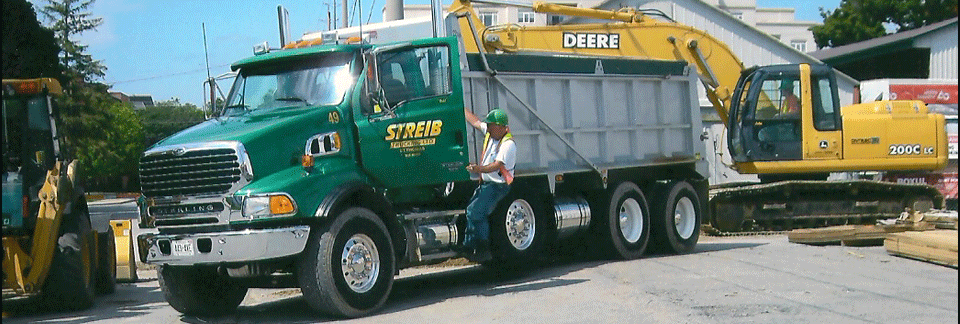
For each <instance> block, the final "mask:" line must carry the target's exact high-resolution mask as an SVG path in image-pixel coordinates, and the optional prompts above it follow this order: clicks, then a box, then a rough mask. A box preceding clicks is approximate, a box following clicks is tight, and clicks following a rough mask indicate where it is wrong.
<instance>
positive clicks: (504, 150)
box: [480, 123, 517, 183]
mask: <svg viewBox="0 0 960 324" xmlns="http://www.w3.org/2000/svg"><path fill="white" fill-rule="evenodd" d="M480 130H481V131H483V132H484V133H486V132H487V123H481V126H480ZM498 146H499V149H498ZM483 151H484V152H486V153H487V154H486V155H484V156H483V157H482V159H481V162H480V165H481V166H483V165H488V164H490V163H493V161H500V162H502V163H503V166H504V167H505V168H506V169H507V171H510V174H513V170H514V167H516V163H517V145H516V144H514V143H513V140H512V139H510V140H506V141H504V142H503V144H500V141H498V140H496V139H494V138H493V137H490V140H489V143H487V147H486V148H484V150H483ZM480 178H481V179H483V181H485V182H496V183H506V182H507V180H505V179H503V176H501V175H500V170H494V171H493V172H487V173H483V174H480Z"/></svg>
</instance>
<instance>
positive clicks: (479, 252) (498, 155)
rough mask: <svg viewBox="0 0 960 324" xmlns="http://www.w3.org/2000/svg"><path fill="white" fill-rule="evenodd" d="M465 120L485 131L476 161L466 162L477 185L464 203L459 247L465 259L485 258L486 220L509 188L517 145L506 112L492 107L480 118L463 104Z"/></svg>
mask: <svg viewBox="0 0 960 324" xmlns="http://www.w3.org/2000/svg"><path fill="white" fill-rule="evenodd" d="M463 112H464V115H465V116H466V119H467V122H468V123H470V125H471V126H473V127H474V128H476V129H477V130H479V131H481V132H484V133H486V136H485V138H484V140H483V154H481V157H480V164H479V165H477V164H472V163H471V164H469V165H467V167H466V169H467V171H469V172H471V173H479V174H480V186H479V187H477V189H476V190H475V191H474V192H473V197H471V198H470V203H469V204H468V205H467V228H466V231H465V232H464V239H463V246H462V247H461V250H462V252H463V253H465V254H466V255H467V259H468V260H470V261H474V262H485V261H489V260H490V259H491V256H490V223H489V221H488V220H487V218H488V217H489V215H490V213H492V212H493V209H494V207H496V206H497V202H499V201H500V200H501V199H503V197H506V196H507V193H508V192H509V191H510V184H511V183H513V170H514V166H515V164H516V157H517V146H516V144H515V143H514V142H513V135H511V134H510V128H509V127H507V114H506V113H504V112H503V110H500V109H493V110H491V111H490V113H488V114H487V117H486V118H485V119H484V121H483V122H481V121H480V119H479V118H477V116H476V115H474V114H473V113H471V112H470V110H468V109H466V108H464V109H463Z"/></svg>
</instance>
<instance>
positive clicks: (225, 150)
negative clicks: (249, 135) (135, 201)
mask: <svg viewBox="0 0 960 324" xmlns="http://www.w3.org/2000/svg"><path fill="white" fill-rule="evenodd" d="M249 165H250V163H249V160H248V159H247V158H246V152H244V150H243V146H242V145H241V144H240V143H238V142H211V143H201V144H191V145H175V146H165V147H158V148H154V149H151V150H149V151H147V152H145V153H144V154H143V157H142V158H141V159H140V184H141V189H142V190H143V194H144V196H147V197H188V196H210V195H224V194H227V193H229V192H231V191H232V190H235V189H239V185H241V184H244V183H246V182H247V181H249V180H250V179H251V178H252V172H251V171H250V167H249Z"/></svg>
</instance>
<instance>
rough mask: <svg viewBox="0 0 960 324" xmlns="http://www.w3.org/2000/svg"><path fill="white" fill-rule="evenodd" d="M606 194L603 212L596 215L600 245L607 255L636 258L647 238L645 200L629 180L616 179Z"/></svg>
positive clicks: (646, 207) (641, 252) (638, 189)
mask: <svg viewBox="0 0 960 324" xmlns="http://www.w3.org/2000/svg"><path fill="white" fill-rule="evenodd" d="M609 198H610V199H609V202H608V205H607V208H606V209H605V210H604V212H605V213H606V214H605V215H602V217H600V224H599V225H600V228H599V230H600V231H599V233H600V235H601V237H600V242H601V243H602V244H601V248H602V250H603V252H604V253H605V254H606V255H607V256H610V257H614V258H620V259H627V260H629V259H637V258H639V257H641V256H642V255H643V253H644V252H645V251H646V249H647V242H648V241H649V239H650V218H649V214H650V213H649V208H648V206H647V200H646V198H645V197H644V196H643V193H642V192H641V191H640V188H639V187H637V185H635V184H633V183H631V182H623V183H620V184H619V185H618V186H617V187H616V189H614V190H613V191H612V192H611V193H610V196H609Z"/></svg>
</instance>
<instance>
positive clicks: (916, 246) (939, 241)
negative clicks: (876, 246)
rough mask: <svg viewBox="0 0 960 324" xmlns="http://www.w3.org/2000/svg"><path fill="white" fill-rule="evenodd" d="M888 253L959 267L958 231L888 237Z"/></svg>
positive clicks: (927, 232) (894, 234)
mask: <svg viewBox="0 0 960 324" xmlns="http://www.w3.org/2000/svg"><path fill="white" fill-rule="evenodd" d="M883 246H884V247H885V248H886V249H887V253H890V254H893V255H897V256H902V257H907V258H912V259H918V260H923V261H929V262H933V263H937V264H942V265H946V266H950V267H954V268H956V267H957V231H956V230H935V231H926V232H903V233H890V234H887V235H886V239H885V240H884V241H883Z"/></svg>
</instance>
